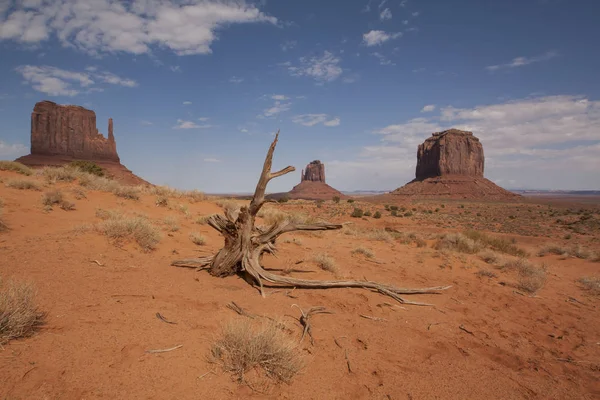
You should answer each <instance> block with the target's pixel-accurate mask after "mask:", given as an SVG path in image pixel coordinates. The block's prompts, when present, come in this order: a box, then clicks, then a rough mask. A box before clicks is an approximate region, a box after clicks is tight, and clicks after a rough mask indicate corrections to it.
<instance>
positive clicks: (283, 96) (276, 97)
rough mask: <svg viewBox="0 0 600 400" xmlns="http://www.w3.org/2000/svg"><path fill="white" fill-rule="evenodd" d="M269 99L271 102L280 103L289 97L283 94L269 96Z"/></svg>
mask: <svg viewBox="0 0 600 400" xmlns="http://www.w3.org/2000/svg"><path fill="white" fill-rule="evenodd" d="M271 98H272V99H273V100H280V101H282V100H289V97H288V96H286V95H283V94H274V95H271Z"/></svg>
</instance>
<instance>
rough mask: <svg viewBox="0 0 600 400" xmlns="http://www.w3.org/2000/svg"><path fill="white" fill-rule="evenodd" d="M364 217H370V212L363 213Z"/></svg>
mask: <svg viewBox="0 0 600 400" xmlns="http://www.w3.org/2000/svg"><path fill="white" fill-rule="evenodd" d="M363 215H364V216H365V217H370V216H371V215H373V214H371V211H365V213H364V214H363Z"/></svg>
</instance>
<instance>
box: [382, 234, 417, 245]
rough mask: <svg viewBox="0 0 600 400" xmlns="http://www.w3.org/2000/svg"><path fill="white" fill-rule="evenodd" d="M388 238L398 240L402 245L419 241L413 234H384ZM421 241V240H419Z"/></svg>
mask: <svg viewBox="0 0 600 400" xmlns="http://www.w3.org/2000/svg"><path fill="white" fill-rule="evenodd" d="M386 233H387V234H388V235H390V237H393V238H394V239H395V240H398V241H399V242H400V243H402V244H410V243H412V242H414V241H417V240H419V238H418V237H417V234H416V233H414V232H398V231H394V232H391V233H388V232H386ZM421 240H422V239H421Z"/></svg>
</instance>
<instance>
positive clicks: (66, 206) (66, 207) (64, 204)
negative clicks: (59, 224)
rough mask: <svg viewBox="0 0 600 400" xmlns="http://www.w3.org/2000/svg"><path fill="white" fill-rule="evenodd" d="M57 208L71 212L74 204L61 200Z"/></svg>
mask: <svg viewBox="0 0 600 400" xmlns="http://www.w3.org/2000/svg"><path fill="white" fill-rule="evenodd" d="M59 207H60V208H61V209H63V210H65V211H73V210H74V209H75V203H71V202H70V201H67V200H62V201H61V202H60V204H59Z"/></svg>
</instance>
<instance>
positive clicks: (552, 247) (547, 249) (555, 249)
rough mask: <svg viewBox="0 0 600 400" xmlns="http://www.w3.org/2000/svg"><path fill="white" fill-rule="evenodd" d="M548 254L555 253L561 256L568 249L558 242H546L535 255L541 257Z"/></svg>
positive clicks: (566, 252)
mask: <svg viewBox="0 0 600 400" xmlns="http://www.w3.org/2000/svg"><path fill="white" fill-rule="evenodd" d="M548 254H555V255H558V256H562V255H566V254H568V251H567V249H566V248H564V247H562V246H560V245H558V244H548V245H545V246H544V247H542V248H541V249H540V250H539V251H538V253H537V255H538V256H539V257H543V256H545V255H548Z"/></svg>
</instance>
